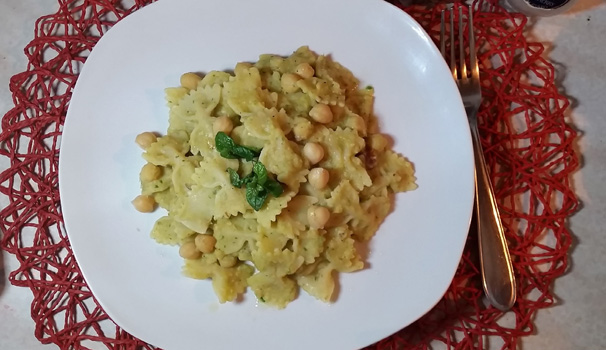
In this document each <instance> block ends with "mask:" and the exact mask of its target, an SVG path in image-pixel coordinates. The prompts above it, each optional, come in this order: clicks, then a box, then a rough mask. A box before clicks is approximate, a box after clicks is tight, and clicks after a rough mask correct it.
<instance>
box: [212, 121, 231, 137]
mask: <svg viewBox="0 0 606 350" xmlns="http://www.w3.org/2000/svg"><path fill="white" fill-rule="evenodd" d="M233 129H234V123H233V122H232V121H231V119H229V117H228V116H222V117H218V118H217V119H215V122H214V123H213V131H214V132H215V134H216V133H218V132H219V131H223V132H224V133H226V134H228V135H229V133H230V132H231V131H232V130H233Z"/></svg>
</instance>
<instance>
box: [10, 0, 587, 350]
mask: <svg viewBox="0 0 606 350" xmlns="http://www.w3.org/2000/svg"><path fill="white" fill-rule="evenodd" d="M150 2H151V1H143V0H135V1H131V5H129V6H125V5H124V4H123V2H121V1H109V0H106V1H103V0H76V1H74V0H59V10H58V11H57V13H56V14H53V15H48V16H44V17H41V18H40V19H39V20H38V21H37V22H36V30H35V37H34V40H32V41H31V43H30V44H29V45H28V46H27V47H26V48H25V54H26V56H27V58H28V61H29V65H28V68H27V70H26V71H25V72H23V73H20V74H17V75H15V76H14V77H12V79H11V80H10V90H11V92H12V94H13V101H14V104H15V107H14V108H13V109H11V110H10V111H9V112H8V113H7V114H6V115H5V116H4V117H3V118H2V132H1V133H0V143H1V148H0V154H2V155H3V156H6V157H8V158H10V161H11V166H10V168H9V169H7V170H5V171H3V172H2V173H1V174H0V192H1V193H3V194H4V195H6V196H8V198H9V205H8V206H7V207H6V208H4V209H2V211H1V212H0V224H1V225H2V228H3V231H4V236H3V238H2V248H4V249H5V250H6V251H8V252H10V253H11V254H14V255H15V257H16V258H17V259H18V261H19V263H20V267H19V268H18V269H17V270H16V271H13V272H11V273H10V275H9V281H10V282H11V283H12V284H13V285H15V286H21V287H27V288H29V289H30V290H31V291H32V294H33V302H32V307H31V313H32V319H33V320H34V321H35V324H36V328H35V336H36V338H37V339H39V340H40V341H41V342H42V343H45V344H48V343H54V344H56V345H58V346H59V348H60V349H88V348H90V347H92V346H94V347H96V348H98V347H99V345H100V344H103V345H104V346H105V347H106V348H107V349H112V350H129V349H154V347H153V346H150V345H148V344H146V343H144V342H142V341H141V340H138V339H136V338H134V337H132V336H131V335H129V334H127V333H126V332H124V331H123V330H121V329H120V328H119V327H117V326H115V325H114V324H113V323H112V322H111V320H110V319H109V317H108V316H107V315H106V314H105V312H104V311H103V310H102V309H101V307H100V306H99V305H98V303H97V302H96V301H95V300H94V297H93V295H92V293H91V292H90V290H89V289H88V287H87V285H86V282H85V281H84V279H83V277H82V274H81V273H80V270H79V267H78V265H77V264H76V261H75V259H74V256H73V253H72V251H71V247H70V245H69V241H68V239H67V236H66V235H65V231H64V229H63V223H62V216H61V211H60V198H59V191H58V173H57V170H58V159H59V143H60V137H61V130H62V125H63V122H64V120H65V115H66V111H67V108H68V105H69V100H70V98H71V92H72V89H73V87H74V85H75V82H76V79H77V77H78V72H79V71H80V68H81V65H82V64H83V63H84V62H85V60H86V57H87V56H88V53H89V52H90V50H91V49H92V48H93V46H94V45H95V43H96V42H97V41H98V40H99V38H100V36H101V35H103V33H105V32H106V31H107V30H108V29H109V28H111V26H112V25H113V24H115V23H116V22H117V21H119V20H120V19H122V18H124V17H126V16H127V15H129V14H131V13H132V12H134V11H136V10H137V9H139V8H141V7H143V6H145V5H147V4H148V3H150ZM456 6H458V5H456ZM474 6H475V7H476V9H477V12H476V14H475V24H476V36H477V43H478V45H479V47H480V48H481V49H480V54H479V59H480V62H481V75H482V83H483V91H482V93H483V98H484V99H483V104H482V107H481V109H480V113H479V119H480V128H481V131H480V132H481V134H482V137H483V140H482V141H483V146H484V151H485V155H486V158H487V162H488V165H489V167H490V170H491V176H492V180H493V183H495V184H496V185H495V187H496V192H497V198H498V201H499V206H500V210H501V215H502V219H503V224H504V225H505V229H506V236H507V239H508V241H509V247H510V249H511V254H512V258H513V261H514V268H515V273H516V278H517V283H518V294H517V300H518V302H517V303H516V305H515V306H514V308H513V310H512V311H510V312H507V313H503V312H501V311H499V310H497V309H495V308H493V307H490V306H488V305H487V304H486V303H485V302H484V299H483V292H482V287H481V280H480V279H481V277H480V274H479V273H480V272H479V269H478V263H477V246H476V244H477V242H476V237H475V235H473V234H472V235H470V236H469V238H468V242H467V246H466V248H465V251H464V254H463V257H462V259H461V262H460V265H459V268H458V270H457V273H456V275H455V277H454V280H453V282H452V284H451V286H450V287H449V289H448V291H447V292H446V294H445V295H444V297H443V299H442V300H441V301H440V302H439V303H438V305H437V306H436V307H435V308H434V309H433V310H431V311H430V312H429V313H427V314H426V315H425V316H423V317H422V318H421V319H420V320H418V321H416V322H415V323H413V324H412V325H410V326H408V327H406V328H405V329H403V330H401V331H399V332H398V333H396V334H394V335H392V336H390V337H388V338H386V339H384V340H381V341H380V342H378V343H376V344H374V345H372V346H370V347H368V348H367V349H376V350H386V349H411V350H412V349H415V350H422V349H423V350H426V349H432V348H435V346H438V345H439V346H438V347H439V348H445V349H448V350H454V349H457V350H463V349H483V348H485V347H486V344H487V342H488V341H490V343H491V346H499V347H500V348H501V349H514V348H516V347H517V343H518V341H519V340H520V338H521V337H523V336H526V335H528V334H531V333H533V332H534V326H533V323H532V321H533V316H534V315H535V313H536V312H537V311H538V310H539V309H541V308H545V307H548V306H550V305H552V304H553V303H554V302H555V297H554V296H553V295H552V293H551V290H550V287H551V286H552V283H553V281H554V279H555V278H557V277H558V276H560V275H562V274H563V273H564V272H565V271H566V268H567V266H568V256H567V254H568V250H569V248H570V244H571V234H570V232H569V231H568V229H567V226H566V224H567V222H566V221H567V219H568V218H569V217H570V216H571V215H572V214H573V213H574V212H575V211H576V208H577V206H578V201H577V198H576V196H575V194H574V192H573V189H572V184H571V174H572V172H573V171H574V170H575V169H576V168H577V166H578V157H577V155H576V154H575V152H574V147H573V146H574V145H573V143H574V141H575V138H576V132H575V131H574V129H573V128H572V127H571V126H570V125H568V124H567V122H566V113H567V108H568V106H569V102H568V100H567V99H566V98H565V97H564V96H562V95H561V94H560V93H559V92H558V87H557V86H556V85H555V72H554V68H553V66H552V65H551V64H550V63H549V62H547V60H546V59H545V58H544V57H543V54H544V47H543V45H541V44H539V43H532V42H528V41H527V40H526V38H525V36H524V28H525V25H526V18H525V17H523V16H521V15H516V14H510V13H507V12H506V11H504V10H503V9H502V8H501V7H499V6H498V5H496V2H495V1H476V2H475V4H474ZM442 7H443V5H438V6H437V7H434V8H432V9H427V8H425V7H422V6H413V7H407V8H404V10H405V11H407V12H408V13H409V14H410V15H411V16H413V17H414V18H415V19H416V20H417V21H419V22H420V23H421V24H422V25H423V27H424V28H425V29H426V30H427V32H428V33H429V34H430V35H431V36H432V37H433V38H434V39H435V40H437V39H438V37H439V22H440V9H441V8H442ZM411 287H414V286H411ZM369 322H372V320H369ZM95 344H96V345H95Z"/></svg>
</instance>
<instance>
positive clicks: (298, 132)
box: [292, 120, 314, 141]
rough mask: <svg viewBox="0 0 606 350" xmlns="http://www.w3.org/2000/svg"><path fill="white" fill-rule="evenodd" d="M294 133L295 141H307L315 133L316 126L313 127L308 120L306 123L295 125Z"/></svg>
mask: <svg viewBox="0 0 606 350" xmlns="http://www.w3.org/2000/svg"><path fill="white" fill-rule="evenodd" d="M292 132H293V135H294V136H295V140H297V141H303V140H307V139H308V138H309V137H310V136H311V134H312V133H313V132H314V126H313V125H311V123H310V122H309V121H308V120H306V121H305V122H301V123H297V124H295V126H294V128H293V129H292Z"/></svg>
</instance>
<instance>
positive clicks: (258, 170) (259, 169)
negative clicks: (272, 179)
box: [252, 162, 268, 185]
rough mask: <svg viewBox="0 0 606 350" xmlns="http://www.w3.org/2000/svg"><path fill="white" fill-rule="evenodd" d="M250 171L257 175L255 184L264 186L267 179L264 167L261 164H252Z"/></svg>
mask: <svg viewBox="0 0 606 350" xmlns="http://www.w3.org/2000/svg"><path fill="white" fill-rule="evenodd" d="M252 171H253V173H255V175H257V183H258V184H259V185H265V183H266V182H267V179H268V176H267V169H265V165H263V163H261V162H255V163H254V164H253V168H252Z"/></svg>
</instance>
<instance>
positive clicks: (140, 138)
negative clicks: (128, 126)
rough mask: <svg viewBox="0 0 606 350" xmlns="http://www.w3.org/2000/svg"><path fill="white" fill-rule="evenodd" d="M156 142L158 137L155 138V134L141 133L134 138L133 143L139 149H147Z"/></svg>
mask: <svg viewBox="0 0 606 350" xmlns="http://www.w3.org/2000/svg"><path fill="white" fill-rule="evenodd" d="M157 140H158V136H156V134H154V133H153V132H149V131H146V132H142V133H140V134H139V135H137V137H135V142H136V143H137V145H139V147H141V148H143V149H147V148H148V147H149V146H151V144H152V143H154V142H156V141H157Z"/></svg>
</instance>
